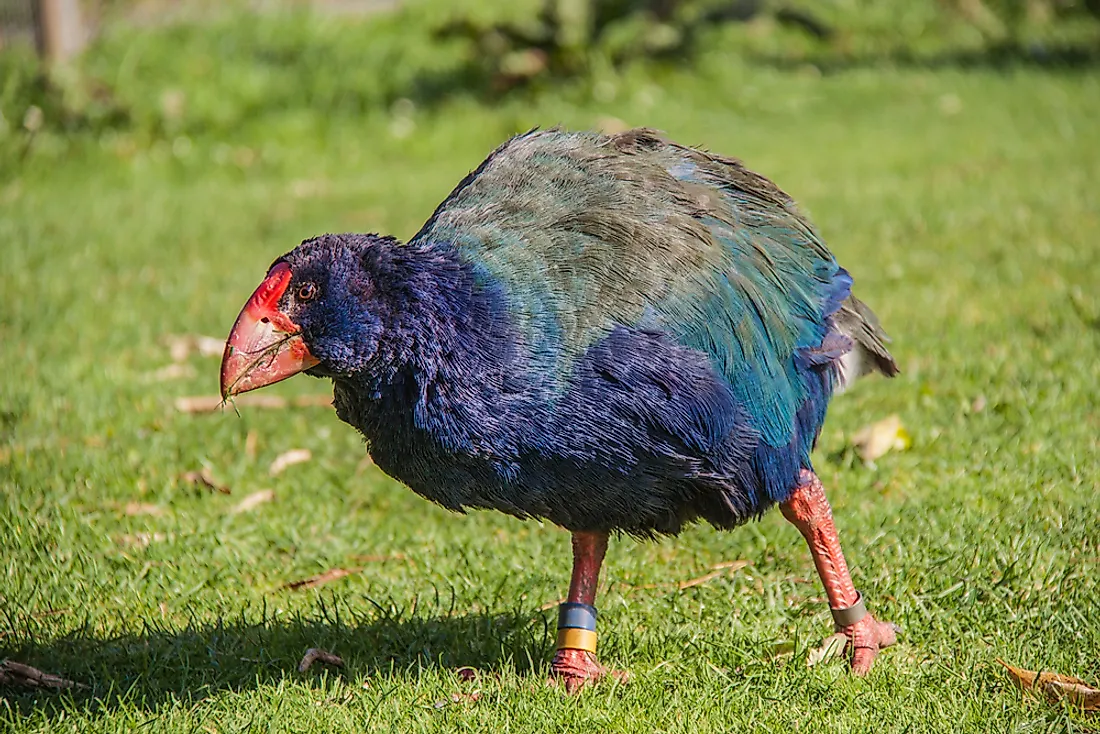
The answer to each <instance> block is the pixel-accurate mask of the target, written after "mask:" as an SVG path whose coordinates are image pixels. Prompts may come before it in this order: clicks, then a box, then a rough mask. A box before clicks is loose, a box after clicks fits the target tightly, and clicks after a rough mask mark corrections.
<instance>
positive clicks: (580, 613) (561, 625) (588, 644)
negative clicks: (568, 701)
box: [550, 533, 608, 693]
mask: <svg viewBox="0 0 1100 734" xmlns="http://www.w3.org/2000/svg"><path fill="white" fill-rule="evenodd" d="M606 552H607V533H573V578H572V580H571V581H570V582H569V596H568V597H567V598H566V600H565V602H564V603H563V604H562V605H561V606H560V607H559V612H558V650H557V652H556V653H554V661H553V662H552V663H551V664H550V672H551V674H552V675H553V676H554V677H555V678H560V679H561V680H562V682H563V683H564V684H565V689H566V690H567V691H569V692H570V693H573V692H574V691H576V690H578V689H580V688H581V687H582V686H584V685H585V684H586V683H589V682H592V681H596V680H598V679H600V678H602V677H604V676H605V675H607V674H608V670H607V668H605V667H604V666H602V665H600V661H599V660H598V659H596V607H595V602H596V586H597V584H598V583H599V580H600V566H601V565H602V564H603V557H604V554H605V553H606Z"/></svg>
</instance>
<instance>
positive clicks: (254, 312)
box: [222, 263, 319, 398]
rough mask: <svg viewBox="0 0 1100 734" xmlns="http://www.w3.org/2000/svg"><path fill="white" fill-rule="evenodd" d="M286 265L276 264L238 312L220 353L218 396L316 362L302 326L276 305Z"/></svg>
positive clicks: (268, 381) (283, 288)
mask: <svg viewBox="0 0 1100 734" xmlns="http://www.w3.org/2000/svg"><path fill="white" fill-rule="evenodd" d="M290 278H291V273H290V266H289V265H287V264H286V263H278V264H277V265H275V267H273V268H272V269H271V271H270V272H269V273H268V274H267V277H266V278H265V279H264V282H263V283H260V287H259V288H257V289H256V292H255V293H253V294H252V297H251V298H249V299H248V303H246V304H245V305H244V308H243V309H241V313H240V315H239V316H237V323H235V324H233V330H232V331H231V332H229V338H228V339H227V340H226V342H225V354H223V355H222V398H229V397H231V396H233V395H237V394H239V393H242V392H248V391H249V390H255V389H256V388H258V387H264V386H265V385H271V384H274V383H276V382H279V381H281V380H285V379H286V378H288V377H292V376H293V375H296V374H298V373H299V372H302V371H304V370H308V369H309V368H310V367H312V366H314V365H315V364H317V363H318V362H319V360H318V359H317V358H316V357H314V356H313V355H312V354H310V353H309V348H308V347H307V346H306V343H305V341H303V340H302V336H301V331H302V330H301V329H300V328H299V327H298V325H297V324H295V323H294V322H293V321H291V320H290V318H289V317H287V315H286V314H284V313H283V312H282V311H280V310H279V299H280V298H282V296H283V293H285V292H286V289H287V286H288V285H290Z"/></svg>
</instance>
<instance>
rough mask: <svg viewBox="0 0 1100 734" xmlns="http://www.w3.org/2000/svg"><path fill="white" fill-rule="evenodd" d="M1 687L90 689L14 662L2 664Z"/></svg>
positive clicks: (8, 661)
mask: <svg viewBox="0 0 1100 734" xmlns="http://www.w3.org/2000/svg"><path fill="white" fill-rule="evenodd" d="M0 685H9V686H15V685H19V686H26V687H27V688H52V689H61V688H87V687H88V686H86V685H84V684H83V683H76V682H74V681H71V680H69V679H68V678H62V677H60V676H57V675H53V674H51V673H44V672H42V671H41V670H39V669H38V668H32V667H31V666H29V665H24V664H23V663H17V662H15V661H14V660H5V661H3V662H0Z"/></svg>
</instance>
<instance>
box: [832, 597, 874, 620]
mask: <svg viewBox="0 0 1100 734" xmlns="http://www.w3.org/2000/svg"><path fill="white" fill-rule="evenodd" d="M829 611H830V612H832V614H833V623H834V624H835V625H836V628H837V629H841V628H843V627H851V626H852V625H853V624H855V623H856V622H858V621H859V620H861V619H863V618H864V617H866V616H867V605H866V604H864V603H863V594H861V593H859V592H858V591H857V592H856V603H855V604H853V605H852V606H850V607H848V608H846V609H832V608H830V609H829Z"/></svg>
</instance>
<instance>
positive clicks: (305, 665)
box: [298, 647, 344, 673]
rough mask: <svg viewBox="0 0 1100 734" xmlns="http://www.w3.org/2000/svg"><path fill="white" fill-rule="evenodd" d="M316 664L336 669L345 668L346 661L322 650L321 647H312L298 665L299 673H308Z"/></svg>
mask: <svg viewBox="0 0 1100 734" xmlns="http://www.w3.org/2000/svg"><path fill="white" fill-rule="evenodd" d="M314 663H324V664H325V665H331V666H333V667H334V668H342V667H344V659H343V658H342V657H340V656H339V655H333V654H332V653H331V652H329V651H328V650H322V649H321V648H319V647H311V648H309V649H308V650H306V654H305V655H304V656H303V657H302V661H301V662H300V663H298V672H299V673H304V672H306V671H307V670H309V669H310V668H311V667H312V666H313V664H314Z"/></svg>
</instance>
